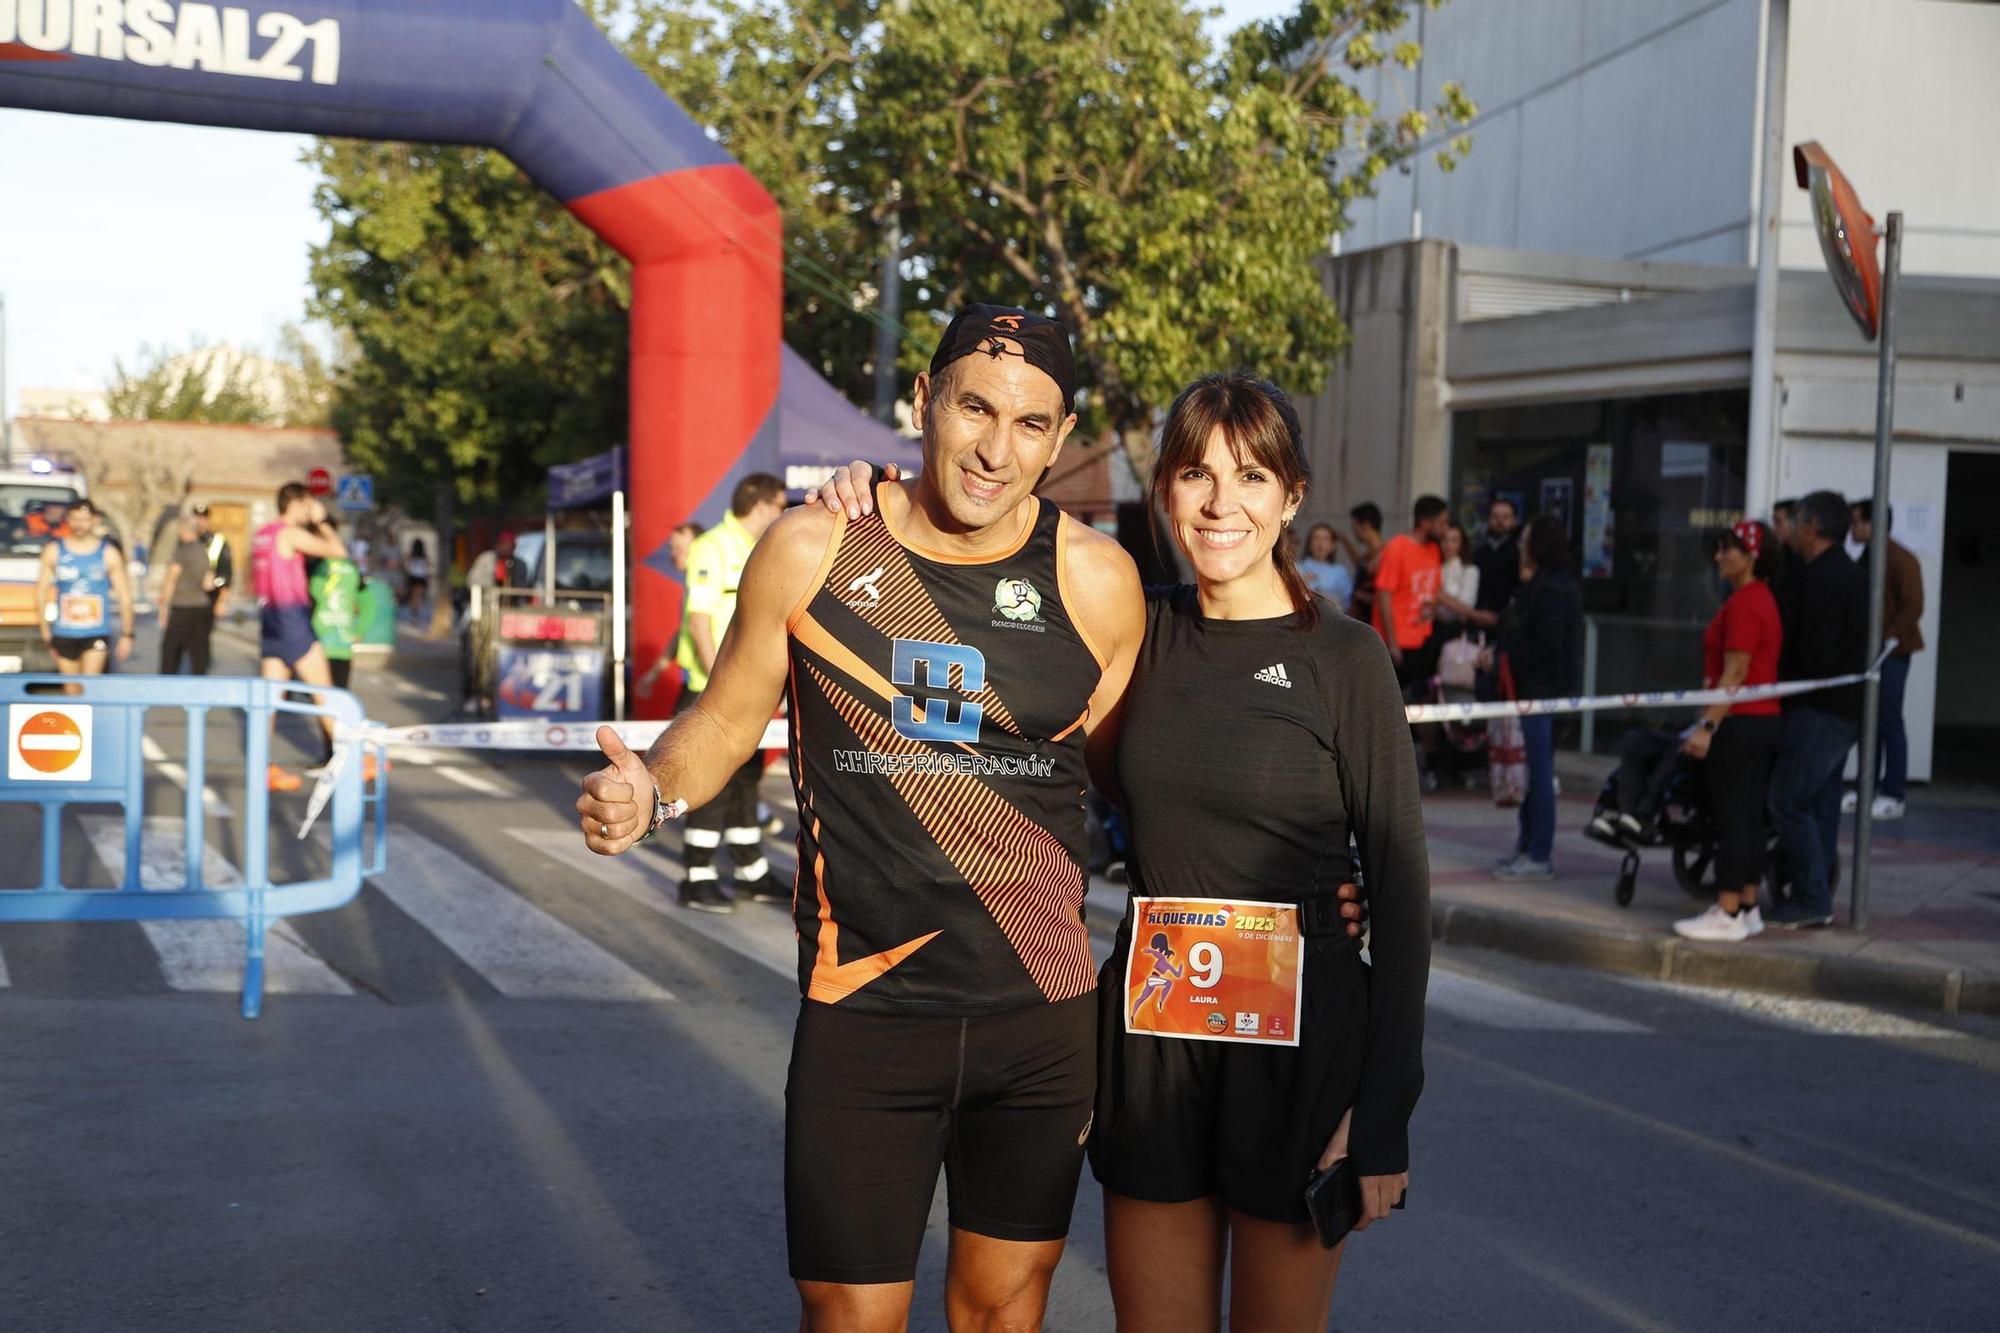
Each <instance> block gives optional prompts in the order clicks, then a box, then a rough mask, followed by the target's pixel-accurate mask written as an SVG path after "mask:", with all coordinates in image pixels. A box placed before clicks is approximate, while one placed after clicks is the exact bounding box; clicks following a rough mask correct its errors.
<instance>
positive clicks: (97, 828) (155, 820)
mask: <svg viewBox="0 0 2000 1333" xmlns="http://www.w3.org/2000/svg"><path fill="white" fill-rule="evenodd" d="M77 822H78V823H79V824H80V825H81V826H82V828H83V831H84V836H85V837H87V838H89V839H90V845H91V848H92V850H94V851H95V852H96V853H97V856H98V859H99V860H101V861H103V862H104V863H105V865H106V866H109V867H111V868H112V869H114V870H116V869H118V868H120V867H122V866H123V865H124V864H125V821H124V819H123V818H121V817H119V816H117V815H80V816H78V819H77ZM140 837H141V841H140V843H139V857H140V860H139V885H140V887H141V888H143V889H146V890H148V891H150V892H155V893H166V892H175V891H177V890H181V889H184V888H186V887H187V822H186V821H185V820H183V819H181V818H180V817H179V816H175V815H149V816H147V817H146V820H145V823H144V825H143V826H142V828H141V834H140ZM201 874H202V880H203V882H204V883H205V884H207V885H208V886H209V887H211V888H232V887H236V886H239V885H241V884H242V883H243V876H242V874H241V873H240V872H239V871H238V870H237V868H236V867H235V866H233V865H231V864H230V863H229V861H228V860H227V858H225V857H224V856H223V855H222V853H221V852H220V851H218V850H217V849H216V847H215V845H214V844H213V843H204V844H203V846H202V855H201ZM139 928H140V929H141V930H143V931H145V932H146V938H147V939H148V940H150V941H152V944H153V951H154V952H155V953H157V954H158V955H159V956H160V971H161V973H162V974H163V975H164V976H165V977H166V980H167V984H168V985H169V986H171V987H173V988H174V989H175V990H178V991H204V992H205V991H227V992H234V991H238V990H241V989H242V987H243V958H244V951H243V924H242V922H240V921H231V920H214V921H141V922H139ZM264 988H265V989H266V990H269V991H277V992H282V993H286V994H292V995H352V994H353V993H354V991H353V989H352V988H351V987H350V986H348V984H347V983H346V982H345V981H343V980H342V979H341V977H340V975H339V974H338V973H336V972H335V971H333V969H331V968H329V967H328V966H327V965H326V964H325V963H322V962H321V961H320V960H319V959H318V958H317V957H315V956H314V955H313V953H312V951H311V950H310V949H308V948H307V947H306V945H305V942H304V941H303V940H301V939H300V938H299V936H298V933H297V932H296V931H295V930H293V929H292V927H291V925H290V924H289V923H287V922H284V921H278V922H275V923H273V925H272V927H271V929H270V931H269V933H268V934H267V935H266V936H265V939H264Z"/></svg>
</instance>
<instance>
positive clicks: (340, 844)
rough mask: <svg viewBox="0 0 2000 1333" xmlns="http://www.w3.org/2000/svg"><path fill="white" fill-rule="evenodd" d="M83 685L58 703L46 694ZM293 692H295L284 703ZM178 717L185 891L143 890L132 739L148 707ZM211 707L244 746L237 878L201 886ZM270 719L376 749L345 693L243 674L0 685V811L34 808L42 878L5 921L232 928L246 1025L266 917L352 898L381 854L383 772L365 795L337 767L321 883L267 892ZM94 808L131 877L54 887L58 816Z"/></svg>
mask: <svg viewBox="0 0 2000 1333" xmlns="http://www.w3.org/2000/svg"><path fill="white" fill-rule="evenodd" d="M61 686H72V687H80V691H79V693H76V694H63V693H60V692H57V691H55V690H52V689H51V687H61ZM294 694H296V695H297V697H291V696H292V695H294ZM168 708H177V709H180V710H181V711H182V713H183V714H184V715H185V717H186V722H187V754H186V757H185V764H186V768H187V775H186V787H187V799H186V824H187V830H186V836H187V853H186V866H187V882H186V883H185V884H184V885H182V886H180V887H179V888H177V889H176V888H167V889H162V888H159V887H154V888H147V887H145V886H144V885H142V883H141V882H140V871H141V867H142V864H143V858H142V855H141V841H142V838H143V830H144V823H143V821H144V819H145V813H146V808H145V806H146V803H145V776H146V773H145V763H144V758H143V755H142V753H141V746H140V742H141V739H142V737H143V736H144V734H145V726H146V712H147V710H148V709H168ZM216 710H234V711H236V712H238V713H240V714H241V715H242V719H243V725H244V737H245V745H244V749H245V753H244V772H243V803H242V805H241V806H239V807H238V808H239V809H240V810H241V811H242V812H243V813H242V825H243V867H242V870H243V883H242V884H241V885H240V886H236V885H232V886H229V887H226V888H214V887H211V886H209V885H207V884H204V883H203V871H202V860H203V852H204V850H205V847H206V836H205V835H206V828H205V811H204V808H203V804H202V793H203V789H204V788H205V787H206V786H207V785H208V783H207V763H208V755H207V735H206V732H207V722H208V718H209V715H210V714H211V713H213V712H215V711H216ZM278 713H296V714H301V715H305V716H308V717H311V718H312V719H313V720H314V721H315V723H317V721H318V719H319V718H321V717H325V716H331V717H332V718H333V719H334V724H335V726H336V728H337V732H338V735H339V736H340V737H341V738H342V740H343V741H344V742H346V743H348V744H349V746H350V756H351V755H352V754H353V752H355V751H366V752H370V753H376V754H377V757H378V759H379V757H380V751H381V746H380V745H379V743H370V742H368V741H366V740H365V739H364V738H363V737H362V727H363V725H364V722H365V718H364V716H363V714H362V711H361V701H360V700H359V699H357V698H355V697H354V696H353V695H352V694H349V693H347V692H346V691H344V690H334V689H316V690H312V691H310V692H309V693H308V692H305V691H304V690H302V688H301V687H299V686H297V685H291V684H285V683H280V682H277V681H267V680H257V679H249V678H225V677H213V678H211V677H193V676H125V675H117V676H21V675H5V676H0V714H4V716H5V719H6V722H7V731H6V738H7V747H8V748H7V754H6V756H5V764H4V766H0V805H8V804H17V805H38V806H40V807H41V827H42V839H41V841H42V856H41V882H40V883H39V885H37V886H36V887H34V888H31V889H0V921H141V920H186V919H208V920H212V919H216V918H223V919H239V920H241V921H242V922H243V928H244V969H243V1016H244V1017H245V1018H255V1017H257V1015H258V1014H259V1012H261V1010H262V1008H263V995H264V934H265V931H266V930H267V929H268V928H269V926H270V922H271V920H272V918H274V917H285V916H295V915H297V914H299V913H302V912H319V911H324V910H326V909H328V908H333V907H339V906H341V905H342V904H344V903H346V902H348V901H349V900H351V899H352V898H353V897H354V895H355V894H356V893H357V892H359V891H360V888H361V880H362V878H363V876H365V875H374V874H379V873H381V871H382V869H383V867H384V865H385V864H386V861H387V854H388V841H387V834H388V828H387V824H388V808H387V799H386V798H387V795H388V778H387V773H388V765H387V764H386V763H379V762H378V764H377V770H378V776H377V777H376V779H375V782H374V783H373V784H372V788H371V789H369V790H364V784H363V782H362V771H361V770H362V765H361V764H360V763H359V762H352V761H351V762H348V763H346V764H344V765H343V766H342V767H341V769H340V772H339V774H338V776H337V778H336V779H335V781H334V784H333V794H332V799H331V801H330V803H329V807H328V810H327V812H326V813H327V817H328V820H329V828H330V831H331V833H332V845H333V865H332V873H331V874H329V875H328V876H327V877H326V878H324V879H316V880H309V881H299V882H290V883H283V884H274V883H272V882H271V874H270V864H271V856H270V832H271V804H270V802H271V798H270V792H269V791H268V789H267V787H266V777H265V771H266V766H267V765H268V764H269V762H270V750H271V720H272V718H273V716H274V715H275V714H278ZM82 803H89V804H93V805H118V806H120V807H122V809H123V813H124V821H125V830H124V831H125V874H124V880H123V882H122V883H121V884H120V885H119V886H118V887H116V888H114V889H79V888H72V887H70V886H67V885H65V884H64V883H63V882H62V827H63V808H64V807H65V806H67V805H74V804H82ZM369 814H372V816H373V823H374V826H375V828H374V833H375V836H374V846H373V847H372V848H371V849H370V851H371V854H370V856H369V857H368V858H367V863H366V864H364V863H363V858H362V830H363V823H364V817H365V816H367V815H369Z"/></svg>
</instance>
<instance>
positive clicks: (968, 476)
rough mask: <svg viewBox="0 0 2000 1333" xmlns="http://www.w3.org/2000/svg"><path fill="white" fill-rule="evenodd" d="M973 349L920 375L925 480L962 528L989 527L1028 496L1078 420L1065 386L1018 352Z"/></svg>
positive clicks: (918, 388)
mask: <svg viewBox="0 0 2000 1333" xmlns="http://www.w3.org/2000/svg"><path fill="white" fill-rule="evenodd" d="M1009 346H1010V347H1012V348H1013V349H1014V352H1015V354H1014V355H1003V356H998V357H995V356H989V355H987V354H985V353H982V352H975V353H973V354H972V355H971V356H964V357H960V358H959V359H958V360H957V361H954V362H952V363H951V364H950V365H949V366H946V367H945V368H944V369H943V370H942V371H940V372H939V373H938V376H937V379H936V380H935V381H933V380H932V378H931V377H930V376H929V375H928V374H923V375H919V376H917V386H916V393H915V396H914V400H913V401H914V404H915V407H916V411H917V416H918V418H919V419H920V420H921V421H922V422H923V423H924V473H923V481H924V483H925V484H927V485H929V486H930V487H931V489H932V490H933V492H934V493H935V494H936V495H937V497H938V498H939V499H940V500H942V501H943V502H944V507H945V510H946V512H947V513H949V514H950V515H951V518H952V520H953V521H954V522H955V523H957V524H958V525H960V526H961V527H962V528H964V529H965V530H967V531H978V530H979V529H981V528H987V527H991V526H992V525H993V524H995V523H997V522H999V521H1000V520H1001V519H1003V518H1005V517H1006V516H1008V515H1009V514H1011V513H1013V512H1014V510H1015V508H1016V507H1017V506H1018V505H1020V503H1021V502H1022V501H1023V500H1025V499H1027V498H1028V495H1029V494H1030V493H1031V492H1032V491H1033V490H1034V489H1035V483H1036V482H1038V481H1040V480H1041V477H1042V473H1043V472H1044V471H1045V470H1047V468H1048V467H1049V465H1050V464H1051V463H1053V462H1055V460H1056V455H1057V454H1059V453H1060V452H1061V451H1062V444H1063V441H1064V440H1065V439H1067V438H1068V437H1069V433H1070V431H1071V429H1072V428H1074V427H1075V425H1076V417H1075V416H1074V415H1072V414H1065V413H1064V411H1063V405H1062V390H1061V388H1059V387H1058V386H1057V384H1056V382H1055V381H1054V380H1053V379H1050V378H1049V377H1048V376H1047V375H1045V374H1043V373H1042V372H1041V371H1039V370H1037V369H1035V368H1034V367H1033V366H1031V365H1029V364H1028V363H1027V362H1026V361H1025V360H1023V359H1022V358H1021V357H1020V355H1018V352H1019V348H1018V345H1015V344H1009Z"/></svg>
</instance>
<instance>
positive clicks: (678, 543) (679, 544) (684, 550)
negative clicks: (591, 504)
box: [508, 528, 694, 574]
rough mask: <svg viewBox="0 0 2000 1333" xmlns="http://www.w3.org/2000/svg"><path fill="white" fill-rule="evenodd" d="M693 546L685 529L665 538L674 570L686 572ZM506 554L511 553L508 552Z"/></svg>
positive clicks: (691, 537) (680, 529)
mask: <svg viewBox="0 0 2000 1333" xmlns="http://www.w3.org/2000/svg"><path fill="white" fill-rule="evenodd" d="M510 545H511V544H510ZM693 545H694V534H693V533H692V532H689V531H688V530H687V529H686V528H675V529H674V531H673V535H672V536H670V537H668V538H667V554H668V555H669V556H671V557H672V558H673V562H674V568H675V569H678V570H680V571H681V572H682V573H683V574H685V573H686V572H687V567H688V547H690V546H693ZM508 554H512V552H511V551H509V552H508Z"/></svg>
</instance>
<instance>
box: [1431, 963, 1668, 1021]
mask: <svg viewBox="0 0 2000 1333" xmlns="http://www.w3.org/2000/svg"><path fill="white" fill-rule="evenodd" d="M1430 1007H1431V1008H1432V1009H1434V1010H1439V1011H1441V1012H1443V1013H1447V1014H1450V1015H1451V1016H1452V1017H1453V1018H1460V1019H1464V1020H1465V1021H1466V1022H1468V1023H1477V1024H1479V1025H1480V1026H1482V1027H1492V1028H1505V1029H1508V1030H1510V1031H1516V1032H1628V1033H1629V1032H1650V1031H1651V1030H1652V1029H1650V1028H1648V1027H1646V1026H1644V1025H1643V1024H1640V1023H1632V1022H1628V1021H1626V1020H1625V1019H1622V1018H1613V1017H1611V1016H1610V1015H1609V1014H1599V1013H1594V1012H1592V1011H1591V1010H1589V1009H1581V1008H1578V1007H1577V1006H1576V1005H1573V1004H1563V1003H1561V1002H1559V1001H1556V1000H1546V999H1543V998H1542V997H1541V996H1539V995H1529V994H1526V993H1524V992H1521V991H1517V990H1511V989H1509V988H1508V987H1506V986H1501V985H1497V984H1495V983H1494V982H1491V981H1485V980H1482V979H1481V978H1479V977H1474V976H1468V975H1467V974H1466V973H1463V972H1452V971H1448V970H1446V969H1444V968H1433V969H1432V970H1431V987H1430Z"/></svg>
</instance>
